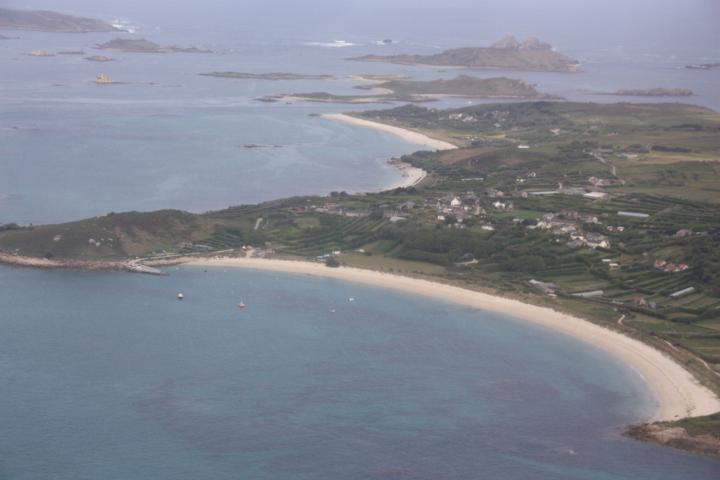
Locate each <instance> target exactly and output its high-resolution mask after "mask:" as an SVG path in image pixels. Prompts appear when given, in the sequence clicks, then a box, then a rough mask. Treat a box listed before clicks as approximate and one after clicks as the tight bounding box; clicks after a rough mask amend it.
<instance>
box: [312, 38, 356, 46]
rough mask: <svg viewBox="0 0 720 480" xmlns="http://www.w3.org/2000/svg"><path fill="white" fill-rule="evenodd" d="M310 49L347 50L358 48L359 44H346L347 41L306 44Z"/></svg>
mask: <svg viewBox="0 0 720 480" xmlns="http://www.w3.org/2000/svg"><path fill="white" fill-rule="evenodd" d="M305 45H307V46H309V47H325V48H345V47H357V46H358V45H360V44H359V43H352V42H346V41H345V40H333V41H332V42H306V43H305Z"/></svg>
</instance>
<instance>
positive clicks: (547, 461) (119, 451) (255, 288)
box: [0, 268, 720, 480]
mask: <svg viewBox="0 0 720 480" xmlns="http://www.w3.org/2000/svg"><path fill="white" fill-rule="evenodd" d="M180 291H182V292H183V293H184V294H185V297H186V298H185V300H184V301H178V300H176V299H175V296H176V294H177V293H178V292H180ZM349 297H354V298H355V301H354V302H349V301H348V298H349ZM240 300H244V301H245V303H247V304H248V308H247V309H245V310H244V311H239V310H238V309H237V308H236V306H235V305H236V303H238V302H239V301H240ZM0 304H1V305H3V308H2V310H1V311H0V331H1V332H2V335H0V383H1V384H2V385H3V388H4V390H3V395H2V396H0V412H1V413H2V414H1V415H0V431H2V432H3V433H2V435H0V452H2V455H1V456H0V478H8V479H37V478H55V479H78V478H88V479H90V478H92V479H94V478H103V479H128V478H133V479H139V480H142V479H198V478H212V479H237V478H272V479H337V478H343V479H355V478H357V479H367V478H370V479H374V478H377V479H425V478H433V479H435V478H440V479H468V478H503V479H526V478H534V479H558V478H569V479H602V480H605V479H661V480H662V479H710V478H717V472H718V471H720V470H719V469H720V463H718V461H717V460H712V459H708V458H703V457H698V456H692V455H686V454H683V453H678V452H675V451H670V450H666V449H661V448H658V447H654V446H650V445H644V444H641V443H636V442H633V441H629V440H626V439H624V438H622V437H621V436H620V435H619V433H618V432H619V426H621V425H623V424H626V423H628V422H631V421H634V420H637V419H639V418H641V417H642V416H643V415H644V414H646V413H647V412H648V411H649V410H650V409H651V408H652V406H653V401H652V399H651V398H649V396H648V394H647V391H646V389H645V387H644V386H643V385H642V383H641V382H640V380H639V379H638V378H637V377H636V376H635V375H634V374H633V373H632V372H630V371H629V370H628V369H627V368H625V367H624V366H623V365H621V364H619V363H618V362H616V361H615V360H614V359H612V358H610V357H608V356H607V355H606V354H604V353H602V352H600V351H597V350H595V349H593V348H591V347H589V346H588V345H585V344H583V343H580V342H577V341H575V340H573V339H571V338H568V337H564V336H560V335H557V334H555V333H553V332H551V331H548V330H544V329H540V328H537V327H535V326H531V325H528V324H526V323H523V322H520V321H515V320H512V319H509V318H505V317H502V316H499V315H495V314H491V313H487V312H480V311H474V310H470V309H467V308H464V307H459V306H455V305H451V304H446V303H442V302H437V301H430V300H426V299H423V298H419V297H415V296H411V295H406V294H399V293H388V292H387V291H383V290H381V289H376V288H371V287H366V286H359V285H355V284H351V283H344V282H339V281H334V280H323V279H315V278H311V277H305V276H292V275H277V274H272V273H261V272H249V271H240V270H232V271H223V270H221V269H209V270H208V271H204V270H202V269H195V268H193V269H190V268H183V269H181V270H171V275H170V276H169V277H149V276H142V275H130V274H91V273H82V272H42V271H33V270H17V269H8V268H2V269H0Z"/></svg>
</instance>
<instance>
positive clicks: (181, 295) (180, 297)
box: [177, 293, 185, 300]
mask: <svg viewBox="0 0 720 480" xmlns="http://www.w3.org/2000/svg"><path fill="white" fill-rule="evenodd" d="M183 298H185V295H183V294H182V293H178V295H177V299H178V300H182V299H183Z"/></svg>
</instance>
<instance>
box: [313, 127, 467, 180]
mask: <svg viewBox="0 0 720 480" xmlns="http://www.w3.org/2000/svg"><path fill="white" fill-rule="evenodd" d="M320 117H321V118H324V119H326V120H331V121H335V122H341V123H345V124H348V125H354V126H357V127H365V128H372V129H373V130H379V131H382V132H386V133H391V134H393V135H396V136H398V137H400V138H402V139H403V140H405V141H406V142H409V143H414V144H416V145H420V146H422V147H429V148H431V149H434V150H454V149H456V148H458V147H457V145H453V144H452V143H449V142H444V141H442V140H437V139H434V138H431V137H428V136H427V135H423V134H422V133H418V132H413V131H412V130H407V129H405V128H400V127H394V126H392V125H385V124H384V123H379V122H372V121H370V120H363V119H361V118H356V117H352V116H350V115H346V114H344V113H324V114H322V115H320ZM389 163H391V164H392V165H393V166H395V167H396V168H397V169H398V170H399V172H400V175H401V177H400V179H399V180H398V181H396V182H395V183H392V184H391V185H389V186H388V187H386V188H385V189H384V190H394V189H396V188H408V187H414V186H415V185H417V184H418V183H420V182H422V181H423V180H424V179H425V177H427V175H428V173H427V172H426V171H425V170H423V169H422V168H418V167H414V166H412V165H410V164H409V163H405V162H403V161H402V160H400V159H393V160H390V161H389Z"/></svg>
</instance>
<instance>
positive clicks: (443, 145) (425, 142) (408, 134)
mask: <svg viewBox="0 0 720 480" xmlns="http://www.w3.org/2000/svg"><path fill="white" fill-rule="evenodd" d="M320 117H321V118H325V119H327V120H333V121H336V122H341V123H346V124H348V125H355V126H357V127H365V128H372V129H374V130H380V131H382V132H386V133H392V134H393V135H396V136H398V137H400V138H402V139H403V140H405V141H406V142H409V143H414V144H416V145H420V146H423V147H428V148H430V149H432V150H454V149H456V148H458V147H457V145H453V144H452V143H450V142H444V141H442V140H437V139H435V138H431V137H428V136H427V135H424V134H422V133H419V132H414V131H412V130H407V129H405V128H400V127H394V126H392V125H386V124H384V123H379V122H372V121H370V120H364V119H362V118H356V117H352V116H350V115H346V114H344V113H324V114H322V115H320Z"/></svg>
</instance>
